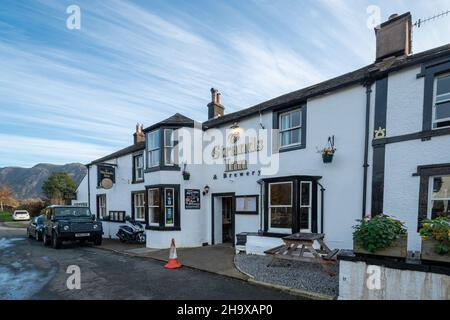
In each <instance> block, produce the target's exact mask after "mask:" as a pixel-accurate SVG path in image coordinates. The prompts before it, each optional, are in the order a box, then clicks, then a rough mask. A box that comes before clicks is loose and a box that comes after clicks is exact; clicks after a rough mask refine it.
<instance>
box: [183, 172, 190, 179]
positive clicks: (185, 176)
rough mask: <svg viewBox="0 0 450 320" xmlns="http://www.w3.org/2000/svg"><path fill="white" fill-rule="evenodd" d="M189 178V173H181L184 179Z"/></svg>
mask: <svg viewBox="0 0 450 320" xmlns="http://www.w3.org/2000/svg"><path fill="white" fill-rule="evenodd" d="M190 178H191V174H190V173H183V179H184V180H189V179H190Z"/></svg>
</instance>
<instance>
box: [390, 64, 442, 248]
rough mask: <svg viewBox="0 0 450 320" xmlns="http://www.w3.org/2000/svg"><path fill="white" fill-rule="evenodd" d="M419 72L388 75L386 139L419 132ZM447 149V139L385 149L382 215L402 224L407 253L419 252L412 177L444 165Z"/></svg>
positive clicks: (416, 193)
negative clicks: (421, 168)
mask: <svg viewBox="0 0 450 320" xmlns="http://www.w3.org/2000/svg"><path fill="white" fill-rule="evenodd" d="M419 72H420V68H418V67H417V68H411V69H408V70H405V71H401V72H397V73H393V74H390V75H389V81H388V105H387V123H386V124H387V128H386V132H387V136H388V137H389V136H395V135H400V134H408V133H414V132H418V131H421V130H422V119H423V94H424V87H423V86H424V81H423V78H419V79H417V77H416V75H417V74H418V73H419ZM448 146H450V136H440V137H434V138H432V139H431V140H429V141H421V140H420V139H419V140H412V141H405V142H399V143H393V144H388V145H386V158H385V161H386V163H385V177H384V182H385V187H384V212H385V213H386V214H388V215H392V216H395V217H397V218H398V219H400V220H402V221H405V222H406V226H407V228H408V231H409V234H408V250H415V251H420V243H421V241H420V237H419V234H418V233H417V219H418V211H419V187H420V186H419V184H420V178H419V177H413V176H412V175H413V174H414V173H416V172H417V167H418V166H421V165H430V164H440V163H448V162H449V161H450V148H449V147H448Z"/></svg>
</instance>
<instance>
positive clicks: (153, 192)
mask: <svg viewBox="0 0 450 320" xmlns="http://www.w3.org/2000/svg"><path fill="white" fill-rule="evenodd" d="M148 213H149V224H150V225H151V226H159V224H160V222H161V220H160V219H161V203H160V196H159V188H154V189H148Z"/></svg>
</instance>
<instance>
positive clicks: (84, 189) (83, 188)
mask: <svg viewBox="0 0 450 320" xmlns="http://www.w3.org/2000/svg"><path fill="white" fill-rule="evenodd" d="M78 203H89V201H88V177H87V174H86V175H85V176H84V178H83V180H81V182H80V184H79V185H78V187H77V200H72V205H76V204H78Z"/></svg>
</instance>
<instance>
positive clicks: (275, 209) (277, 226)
mask: <svg viewBox="0 0 450 320" xmlns="http://www.w3.org/2000/svg"><path fill="white" fill-rule="evenodd" d="M292 186H293V184H292V182H274V183H270V184H269V188H268V193H269V195H268V196H269V231H272V232H281V233H290V232H291V230H292V209H293V208H292V203H293V201H292V192H293V191H292Z"/></svg>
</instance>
